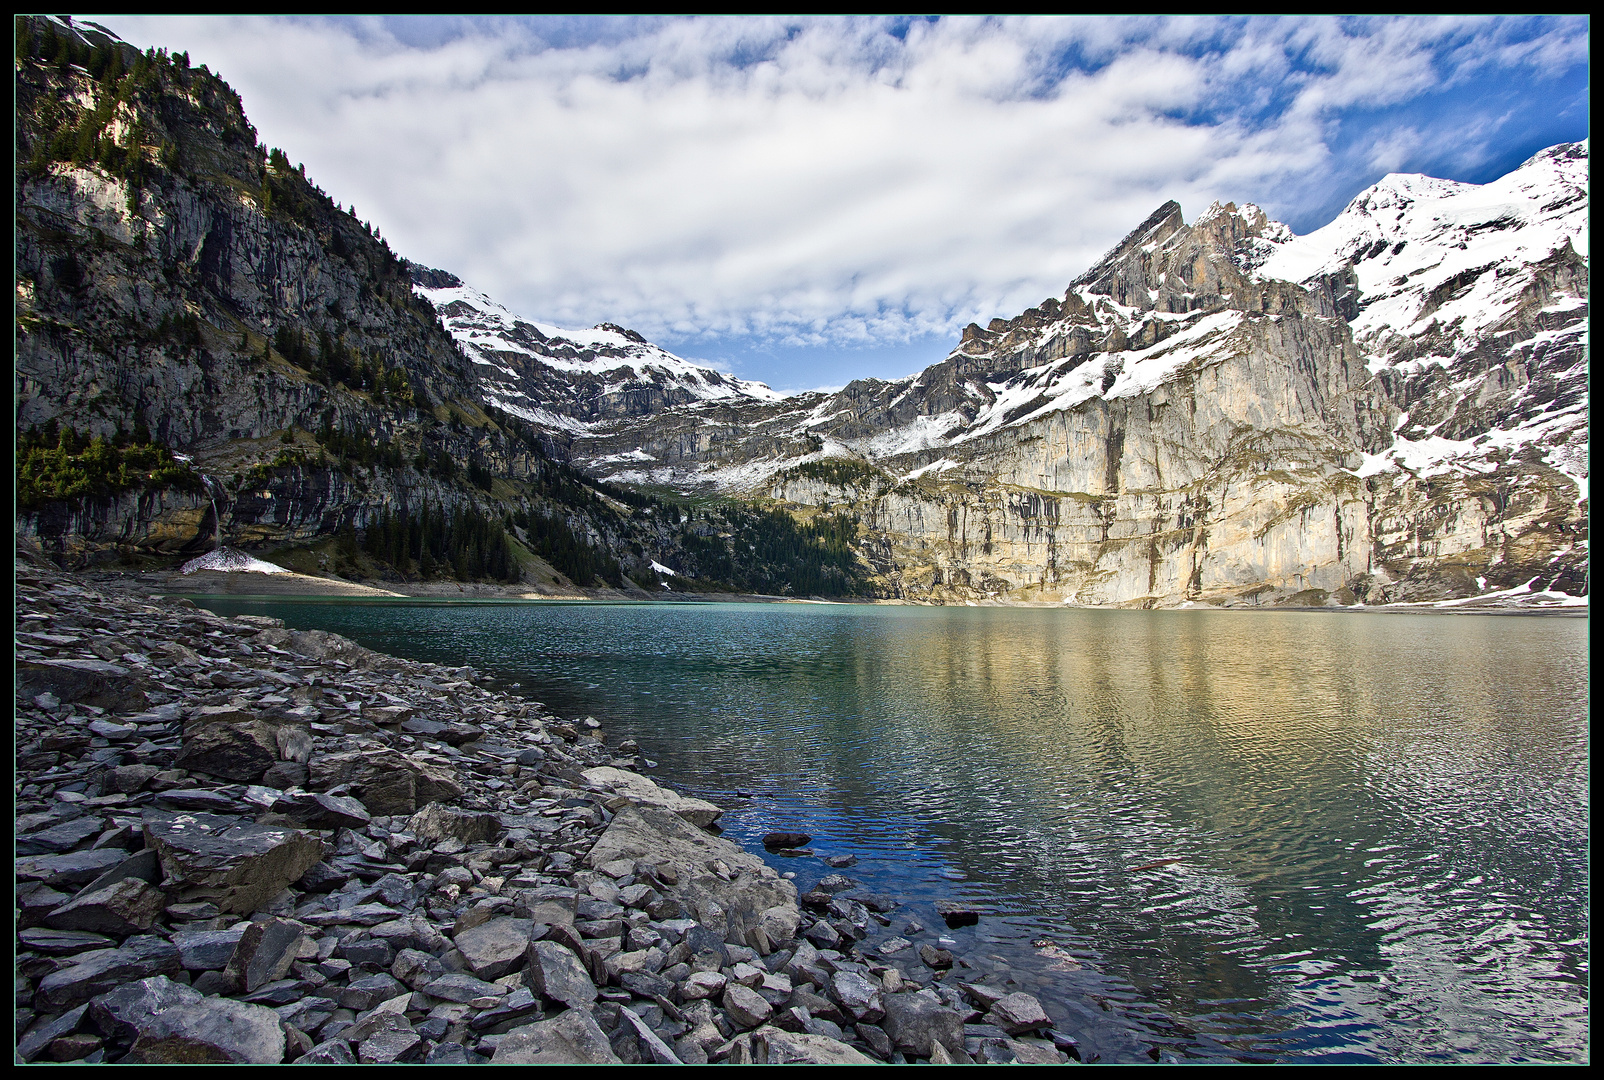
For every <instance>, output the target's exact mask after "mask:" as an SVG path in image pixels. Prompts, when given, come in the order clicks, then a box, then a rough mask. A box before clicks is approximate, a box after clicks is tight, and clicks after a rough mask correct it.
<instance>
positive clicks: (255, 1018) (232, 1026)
mask: <svg viewBox="0 0 1604 1080" xmlns="http://www.w3.org/2000/svg"><path fill="white" fill-rule="evenodd" d="M130 1022H131V1023H133V1024H135V1025H136V1026H137V1027H138V1029H139V1037H138V1038H136V1039H135V1040H134V1046H133V1049H132V1050H130V1051H129V1052H128V1057H127V1058H126V1059H125V1060H127V1061H129V1062H143V1063H145V1064H149V1065H168V1064H172V1065H179V1064H186V1065H187V1064H217V1065H224V1064H239V1065H277V1064H279V1063H281V1062H282V1061H283V1060H284V1048H285V1039H284V1029H283V1028H282V1027H281V1026H280V1024H279V1018H278V1013H276V1012H274V1011H273V1010H272V1009H269V1008H265V1007H263V1006H261V1005H248V1004H246V1003H245V1002H243V1001H231V1000H230V999H228V998H215V997H213V998H201V999H200V1000H199V1001H186V1002H182V1003H180V1004H177V1005H172V1006H169V1007H168V1008H165V1009H162V1010H160V1011H159V1012H155V1013H152V1014H151V1015H149V1016H147V1017H140V1018H137V1019H134V1018H130Z"/></svg>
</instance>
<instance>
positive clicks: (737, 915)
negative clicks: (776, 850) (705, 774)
mask: <svg viewBox="0 0 1604 1080" xmlns="http://www.w3.org/2000/svg"><path fill="white" fill-rule="evenodd" d="M620 859H629V860H632V861H643V862H645V863H647V864H648V865H649V866H652V867H653V868H654V869H655V871H656V873H657V876H658V877H659V878H660V879H662V880H663V881H664V883H665V887H666V888H667V895H668V896H669V897H671V898H673V899H675V900H678V901H679V902H680V903H681V904H682V905H683V906H684V907H685V908H686V909H687V911H688V913H689V914H690V915H691V916H692V917H693V918H695V919H696V921H697V922H699V923H701V924H702V925H703V926H705V927H707V928H708V929H709V930H711V931H713V933H714V934H716V935H717V936H718V939H719V940H720V941H735V942H738V943H743V944H744V943H746V942H747V941H748V938H749V936H750V935H751V933H752V931H754V930H757V929H759V927H760V924H761V922H762V920H763V916H764V913H765V912H767V911H768V910H769V909H770V908H773V907H777V906H783V907H786V908H789V909H790V910H791V911H796V886H794V885H792V884H791V883H790V882H789V881H786V880H784V879H782V878H781V877H780V876H779V875H778V874H776V873H775V872H774V870H773V869H772V868H771V867H769V865H768V864H767V863H765V862H764V861H763V860H762V859H761V858H759V857H758V856H756V855H753V854H751V853H749V852H746V851H743V850H741V849H740V848H739V847H736V846H735V845H734V844H732V843H731V842H730V841H728V840H725V839H723V838H722V837H717V836H713V835H711V834H709V833H706V832H704V831H702V830H701V829H699V828H697V827H696V826H694V825H692V824H691V823H690V822H688V821H686V820H685V819H684V818H682V817H680V816H679V815H678V814H676V813H673V812H672V811H668V810H662V809H659V808H656V807H650V806H626V807H624V808H623V809H621V810H619V811H618V812H617V813H616V814H614V815H613V820H612V821H611V822H610V823H609V824H608V826H607V831H606V832H604V833H602V835H601V838H600V839H598V840H597V841H596V844H595V846H594V847H592V848H591V851H590V854H589V855H587V856H586V862H587V863H588V864H589V865H590V866H592V867H599V866H605V865H606V864H607V863H610V862H614V861H616V860H620ZM720 863H722V864H723V866H724V867H726V868H727V869H728V871H729V875H730V876H729V878H726V877H724V876H722V875H720V874H719V873H717V872H716V871H715V870H714V867H715V866H716V865H717V864H720ZM669 878H672V879H673V881H674V884H672V885H668V884H667V881H668V879H669ZM732 879H733V880H732ZM800 917H801V913H800V912H799V911H796V918H798V919H800Z"/></svg>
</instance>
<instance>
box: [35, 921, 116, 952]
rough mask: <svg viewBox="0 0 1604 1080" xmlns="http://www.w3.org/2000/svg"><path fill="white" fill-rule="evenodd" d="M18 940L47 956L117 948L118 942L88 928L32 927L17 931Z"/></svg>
mask: <svg viewBox="0 0 1604 1080" xmlns="http://www.w3.org/2000/svg"><path fill="white" fill-rule="evenodd" d="M17 941H18V942H20V943H21V944H22V947H23V948H24V949H27V950H29V951H31V952H37V953H43V954H45V955H46V956H74V955H76V954H78V953H81V952H89V951H90V950H92V949H115V948H116V947H117V942H115V941H113V940H112V939H111V938H109V937H107V936H106V935H104V934H95V933H90V932H89V931H87V930H51V929H48V928H46V927H32V928H29V929H26V930H20V931H18V932H17Z"/></svg>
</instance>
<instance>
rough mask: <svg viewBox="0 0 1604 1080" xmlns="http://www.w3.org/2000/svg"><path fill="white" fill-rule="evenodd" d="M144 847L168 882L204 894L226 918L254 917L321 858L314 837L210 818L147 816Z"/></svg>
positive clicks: (213, 816)
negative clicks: (245, 914)
mask: <svg viewBox="0 0 1604 1080" xmlns="http://www.w3.org/2000/svg"><path fill="white" fill-rule="evenodd" d="M145 842H146V844H147V845H148V846H149V847H151V848H153V849H154V850H155V852H156V854H157V856H158V857H159V858H160V859H161V866H162V873H163V874H164V875H165V877H166V879H167V880H168V881H169V882H174V883H182V884H185V885H190V886H197V887H200V888H203V889H205V890H207V891H208V892H209V893H210V894H211V897H210V898H211V899H212V901H213V902H214V903H216V904H217V906H218V909H219V910H221V911H224V912H236V911H237V912H246V911H255V910H256V909H258V908H259V907H261V906H262V905H263V904H265V903H266V902H267V901H269V900H271V899H272V898H273V897H275V896H277V895H278V894H279V893H281V892H283V891H284V889H285V888H286V887H288V886H289V884H290V883H291V882H293V881H295V880H297V879H298V878H300V876H301V875H302V874H304V873H306V872H307V870H309V869H311V867H312V866H313V864H314V863H316V862H317V861H318V860H319V859H320V858H322V855H323V845H322V842H321V841H319V840H318V839H317V838H316V837H312V836H308V835H306V834H305V833H302V832H298V831H297V830H294V829H280V828H272V827H269V826H266V825H257V824H254V823H251V822H244V821H240V820H239V819H237V818H226V817H218V816H215V815H212V814H164V813H161V812H159V811H146V813H145Z"/></svg>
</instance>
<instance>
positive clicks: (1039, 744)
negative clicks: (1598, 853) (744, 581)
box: [197, 598, 1588, 1061]
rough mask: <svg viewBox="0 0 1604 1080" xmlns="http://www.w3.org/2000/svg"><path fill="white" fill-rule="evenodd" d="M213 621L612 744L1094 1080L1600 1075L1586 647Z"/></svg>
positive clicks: (1169, 629)
mask: <svg viewBox="0 0 1604 1080" xmlns="http://www.w3.org/2000/svg"><path fill="white" fill-rule="evenodd" d="M197 599H201V598H197ZM203 602H204V603H205V604H206V606H208V607H210V608H213V609H214V610H217V611H220V612H224V613H236V612H246V611H249V612H252V613H269V614H274V615H277V616H279V617H281V618H284V619H285V620H286V622H287V623H288V624H289V625H291V626H295V627H302V628H312V627H317V628H321V629H329V630H336V631H338V632H340V633H344V634H347V635H349V636H351V637H353V638H355V639H356V640H358V641H361V642H362V643H364V644H366V645H369V646H371V647H373V648H377V649H380V650H382V651H387V652H392V653H397V654H401V655H406V656H411V657H414V658H418V659H427V660H436V661H440V662H443V663H451V664H460V663H468V664H472V665H474V666H475V667H477V668H479V669H481V670H484V671H487V672H493V673H496V674H497V675H499V676H501V677H502V678H504V680H505V681H506V682H507V683H511V682H518V683H521V684H522V687H521V690H520V691H519V692H521V693H524V694H527V695H528V696H530V697H533V698H536V699H538V700H541V701H544V702H546V703H547V704H549V705H551V706H552V707H553V708H555V709H556V710H558V711H559V712H562V713H565V714H578V715H585V714H594V715H596V716H597V717H599V718H601V719H602V720H603V721H604V724H605V727H604V730H605V731H607V732H608V733H609V734H610V735H612V736H616V737H620V738H621V737H626V736H627V737H633V738H635V739H637V740H638V741H639V742H640V744H641V746H642V748H643V752H644V753H645V754H646V755H647V756H649V757H651V758H654V759H657V760H658V761H659V762H660V763H661V767H660V768H659V770H658V771H657V776H658V778H659V779H661V780H663V781H664V782H670V783H673V784H675V785H676V786H678V787H680V788H681V789H682V790H684V791H686V792H687V793H688V794H696V795H700V796H704V797H707V798H711V799H713V800H714V801H716V802H719V803H721V804H722V805H724V806H726V807H727V808H728V812H727V813H726V815H725V818H724V819H723V822H722V824H723V825H724V827H725V830H726V832H728V833H729V834H731V835H732V836H734V837H735V838H737V839H739V840H741V841H742V842H744V843H746V844H747V846H748V847H749V848H751V849H753V850H760V845H759V844H758V843H757V842H756V841H757V839H758V838H759V837H760V836H761V834H762V833H763V832H765V831H767V830H769V829H771V828H776V827H783V828H787V829H800V830H801V831H804V832H807V833H810V834H811V835H812V836H813V837H814V841H813V843H812V845H811V847H812V848H813V849H814V850H815V851H817V852H819V853H821V854H854V855H856V856H857V857H858V859H859V860H860V861H859V863H858V865H856V866H854V867H852V868H850V869H848V870H846V871H845V873H848V874H850V875H852V876H853V877H855V878H858V879H860V880H861V881H863V882H864V884H865V887H866V888H869V889H871V890H874V891H878V892H884V893H890V894H893V895H895V896H898V897H899V898H904V899H907V900H909V901H910V902H911V905H910V907H909V908H905V909H903V910H902V911H899V912H898V913H897V914H896V915H895V916H893V921H892V922H893V924H892V926H891V927H889V928H886V929H885V930H884V932H883V936H890V935H891V934H893V933H901V932H902V931H903V928H904V926H905V924H906V923H907V922H908V921H909V920H910V918H911V919H913V920H916V921H917V922H919V923H921V924H923V926H924V927H926V928H934V929H927V930H926V931H925V932H924V934H923V935H922V936H921V937H918V938H917V940H921V941H922V940H931V941H934V940H935V937H936V931H939V932H940V934H941V935H942V936H944V937H946V938H947V939H948V940H950V941H951V942H953V944H952V945H951V946H950V947H951V948H952V949H953V951H954V952H956V953H957V954H958V955H959V956H960V957H962V958H964V959H965V960H967V961H969V962H970V963H971V964H972V965H974V966H975V967H977V968H979V969H980V970H979V971H971V972H969V973H968V974H967V975H964V974H960V975H959V976H958V977H973V976H975V975H978V974H980V973H982V972H984V971H985V970H986V969H987V968H988V967H998V968H1004V967H1005V968H1006V970H1008V971H1009V972H1010V973H1011V974H1012V976H1013V977H1014V978H1015V980H1016V981H1017V982H1018V983H1019V984H1020V985H1021V986H1023V987H1024V988H1026V989H1029V990H1030V991H1031V992H1033V993H1036V994H1038V996H1040V997H1042V998H1043V1000H1044V1001H1045V1002H1046V1003H1047V1004H1048V1008H1049V1010H1050V1011H1052V1012H1053V1013H1054V1014H1055V1015H1056V1016H1057V1017H1059V1019H1060V1021H1061V1027H1063V1028H1064V1029H1065V1030H1069V1031H1072V1032H1079V1033H1080V1034H1081V1035H1082V1045H1083V1047H1084V1048H1086V1050H1087V1052H1088V1055H1089V1053H1091V1052H1102V1053H1103V1054H1104V1056H1105V1058H1106V1059H1108V1060H1148V1050H1149V1048H1150V1047H1154V1046H1157V1047H1158V1048H1159V1052H1161V1053H1168V1054H1170V1055H1173V1056H1175V1057H1177V1058H1187V1057H1223V1056H1238V1057H1241V1056H1248V1055H1252V1056H1264V1057H1275V1058H1293V1059H1303V1060H1326V1061H1344V1060H1347V1061H1522V1060H1544V1061H1569V1060H1585V1059H1586V1056H1587V1026H1588V1014H1587V1006H1586V993H1587V961H1586V957H1587V952H1588V938H1587V894H1588V879H1587V855H1586V853H1587V845H1588V827H1587V782H1588V770H1587V752H1586V722H1587V704H1586V703H1587V689H1588V683H1587V675H1586V672H1587V623H1586V620H1585V619H1565V618H1525V617H1509V616H1503V617H1499V616H1472V615H1453V616H1445V615H1418V614H1390V613H1389V614H1381V613H1370V614H1354V613H1336V612H1237V611H1233V612H1217V611H1165V612H1137V611H1094V610H1084V609H1072V610H1051V609H1020V608H915V607H890V606H863V605H852V606H848V605H840V606H819V605H744V604H714V605H679V604H649V605H648V604H629V605H602V604H555V603H538V604H512V603H488V604H463V603H454V604H449V605H447V604H439V603H412V602H375V603H360V604H352V603H350V602H348V601H347V602H341V603H338V604H335V603H327V602H313V601H285V600H275V601H271V602H253V601H245V600H240V599H238V598H227V599H224V598H206V599H204V600H203ZM737 791H742V792H751V793H754V797H753V798H750V799H747V798H741V797H738V796H736V795H735V794H734V793H735V792H737ZM768 857H769V859H770V861H771V862H773V863H774V864H775V865H776V866H777V867H778V868H779V869H781V870H793V871H795V872H796V873H797V875H798V877H797V884H798V885H799V886H801V887H803V888H806V887H807V886H809V885H811V884H812V883H814V882H816V881H817V880H818V879H819V878H820V877H822V876H823V875H824V874H826V873H830V872H831V871H830V870H829V868H828V867H825V866H823V864H822V863H820V862H819V861H818V860H816V859H807V858H803V859H786V858H784V857H782V856H778V855H770V856H768ZM940 898H956V899H964V900H970V901H975V902H977V903H979V904H980V905H982V906H983V907H984V908H985V910H986V912H987V914H986V916H985V917H984V918H982V919H981V921H980V923H979V925H978V926H975V927H969V928H965V929H960V930H947V929H946V928H945V927H944V926H943V925H942V923H941V922H940V920H939V917H938V916H936V914H935V912H934V902H935V901H936V900H937V899H940ZM908 936H914V935H908ZM904 955H906V954H904ZM913 964H914V966H915V967H917V966H918V961H917V960H914V961H913ZM921 970H922V969H921Z"/></svg>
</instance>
